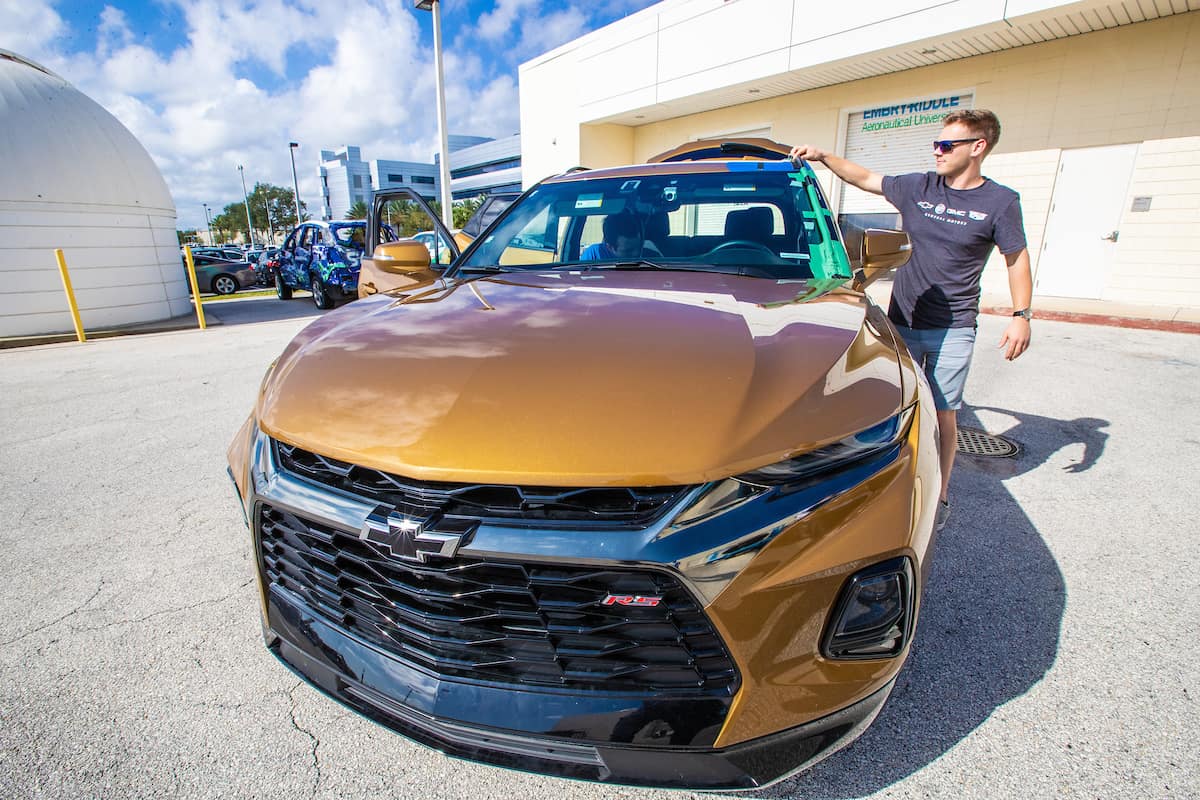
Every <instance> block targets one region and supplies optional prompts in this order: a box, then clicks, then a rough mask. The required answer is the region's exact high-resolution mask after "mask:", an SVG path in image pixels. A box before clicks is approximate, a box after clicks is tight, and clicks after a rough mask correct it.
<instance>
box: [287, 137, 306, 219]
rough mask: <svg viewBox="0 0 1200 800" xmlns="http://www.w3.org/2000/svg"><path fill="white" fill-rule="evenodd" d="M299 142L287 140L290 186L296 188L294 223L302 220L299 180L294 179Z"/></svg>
mask: <svg viewBox="0 0 1200 800" xmlns="http://www.w3.org/2000/svg"><path fill="white" fill-rule="evenodd" d="M299 146H300V143H299V142H288V152H289V153H291V154H292V188H293V189H295V190H296V224H297V225H299V224H300V223H301V222H303V221H304V220H303V219H301V217H300V182H299V181H297V180H296V148H297V147H299Z"/></svg>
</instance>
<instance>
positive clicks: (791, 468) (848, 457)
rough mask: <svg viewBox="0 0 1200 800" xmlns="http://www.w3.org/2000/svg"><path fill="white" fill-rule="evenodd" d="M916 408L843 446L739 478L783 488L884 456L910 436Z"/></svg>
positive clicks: (850, 438)
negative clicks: (865, 460) (789, 484)
mask: <svg viewBox="0 0 1200 800" xmlns="http://www.w3.org/2000/svg"><path fill="white" fill-rule="evenodd" d="M915 409H916V406H915V405H913V406H909V407H908V408H906V409H904V410H903V411H901V412H900V413H899V414H897V415H896V416H894V417H889V418H888V419H885V420H884V421H883V422H880V423H879V424H878V425H872V426H871V427H870V428H867V429H865V430H861V431H859V432H858V433H856V434H854V435H852V436H847V437H846V438H845V439H842V440H841V441H840V442H834V443H833V444H830V445H826V446H825V447H821V448H819V449H817V450H811V451H809V452H807V453H804V454H803V455H799V456H796V457H795V458H789V459H787V460H786V461H778V462H776V463H774V464H768V465H767V466H765V467H760V468H758V469H756V470H752V471H751V472H745V473H742V474H741V475H738V476H737V479H738V480H739V481H743V482H745V483H752V484H755V485H757V486H780V485H782V484H787V483H793V482H796V481H799V480H802V479H804V478H807V477H810V476H812V475H816V474H817V473H821V472H828V471H829V470H832V469H837V468H839V467H843V466H847V465H849V464H852V463H854V462H856V461H860V460H862V459H864V458H867V457H869V456H872V455H874V454H876V453H880V452H883V451H884V450H887V449H888V448H889V447H891V446H893V445H894V444H896V442H898V441H900V440H901V439H902V438H903V437H904V436H905V434H907V433H908V426H909V423H910V422H911V421H912V417H913V412H914V410H915Z"/></svg>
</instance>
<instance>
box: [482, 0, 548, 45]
mask: <svg viewBox="0 0 1200 800" xmlns="http://www.w3.org/2000/svg"><path fill="white" fill-rule="evenodd" d="M540 8H541V4H540V2H539V0H499V2H497V3H496V8H495V9H494V10H492V11H490V12H488V13H486V14H480V15H479V23H478V24H477V25H476V30H477V31H478V32H479V35H480V36H481V37H482V38H484V39H491V40H495V39H499V38H500V37H502V36H504V35H505V34H507V33H508V32H509V30H510V29H511V28H512V26H513V23H514V22H516V20H517V18H518V17H522V16H524V17H531V16H536V15H537V12H538V11H539V10H540ZM529 12H532V13H529Z"/></svg>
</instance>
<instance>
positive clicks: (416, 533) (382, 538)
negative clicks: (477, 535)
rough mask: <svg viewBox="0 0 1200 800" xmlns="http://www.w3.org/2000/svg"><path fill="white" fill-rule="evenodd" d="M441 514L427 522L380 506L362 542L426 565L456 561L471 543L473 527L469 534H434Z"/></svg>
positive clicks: (361, 534) (370, 518)
mask: <svg viewBox="0 0 1200 800" xmlns="http://www.w3.org/2000/svg"><path fill="white" fill-rule="evenodd" d="M439 517H440V514H435V515H434V516H432V517H429V518H426V519H419V518H416V517H410V516H406V515H404V514H401V513H400V512H399V511H397V510H396V509H394V508H392V507H391V506H376V508H375V510H374V511H372V512H371V513H370V514H368V515H367V518H366V520H364V521H363V526H362V529H361V530H360V531H359V533H358V538H359V539H363V540H364V541H368V542H370V543H371V544H373V545H376V546H378V547H379V548H380V549H382V550H384V551H385V552H386V553H388V554H389V555H391V556H392V557H393V558H398V559H400V560H401V561H416V562H420V563H422V564H424V563H426V562H428V561H429V559H430V558H435V557H436V558H453V557H454V556H455V554H456V553H457V552H458V548H459V547H461V546H462V545H463V544H464V543H465V542H467V541H469V540H470V538H471V534H472V533H473V526H472V528H470V529H465V530H458V531H455V530H431V528H434V527H435V526H436V525H437V524H438V522H440V520H439Z"/></svg>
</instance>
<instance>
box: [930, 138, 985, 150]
mask: <svg viewBox="0 0 1200 800" xmlns="http://www.w3.org/2000/svg"><path fill="white" fill-rule="evenodd" d="M980 138H981V137H979V136H975V137H973V138H971V139H935V140H934V142H933V152H935V153H949V152H950V151H951V150H953V149H954V148H955V147H957V146H958V145H960V144H966V143H967V142H978V141H979V139H980Z"/></svg>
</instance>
